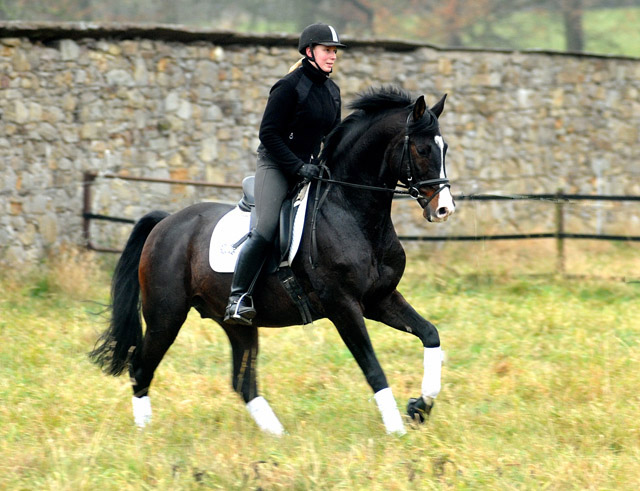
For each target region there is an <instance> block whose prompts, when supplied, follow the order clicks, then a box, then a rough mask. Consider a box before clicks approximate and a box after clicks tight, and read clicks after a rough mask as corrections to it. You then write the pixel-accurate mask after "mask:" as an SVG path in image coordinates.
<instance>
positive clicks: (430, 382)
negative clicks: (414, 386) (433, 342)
mask: <svg viewBox="0 0 640 491" xmlns="http://www.w3.org/2000/svg"><path fill="white" fill-rule="evenodd" d="M443 355H444V352H443V351H442V349H441V348H440V346H438V347H437V348H425V349H424V376H423V378H422V397H431V398H432V399H434V398H435V397H436V396H437V395H438V394H439V393H440V377H441V375H442V359H443V357H444V356H443Z"/></svg>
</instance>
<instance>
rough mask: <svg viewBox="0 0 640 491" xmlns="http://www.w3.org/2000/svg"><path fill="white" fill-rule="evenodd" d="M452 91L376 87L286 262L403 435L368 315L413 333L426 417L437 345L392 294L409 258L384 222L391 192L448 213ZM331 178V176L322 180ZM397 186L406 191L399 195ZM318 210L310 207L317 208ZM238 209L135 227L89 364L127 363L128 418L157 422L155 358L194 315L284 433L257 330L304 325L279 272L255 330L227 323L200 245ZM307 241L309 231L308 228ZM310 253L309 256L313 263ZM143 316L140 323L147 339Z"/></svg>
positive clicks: (237, 382)
mask: <svg viewBox="0 0 640 491" xmlns="http://www.w3.org/2000/svg"><path fill="white" fill-rule="evenodd" d="M445 98H446V96H444V97H442V99H441V100H440V101H439V102H437V103H436V104H435V105H434V106H433V107H431V108H430V109H429V108H428V107H427V105H426V103H425V100H424V97H423V96H420V97H418V98H417V100H415V101H414V100H413V99H412V98H411V97H410V96H409V95H408V94H407V93H405V92H404V91H402V90H400V89H396V88H383V89H380V90H375V91H374V90H371V91H369V92H368V93H366V94H364V95H362V96H360V97H359V98H358V99H357V100H356V101H355V102H353V103H352V104H351V108H352V109H354V112H353V113H352V114H351V115H349V116H348V117H347V118H345V119H344V121H343V122H342V123H341V124H340V125H339V126H338V127H337V128H336V129H335V130H334V132H333V133H332V134H331V135H330V136H329V137H328V138H327V141H326V143H325V146H324V149H323V152H322V155H321V157H320V161H321V162H323V165H324V166H326V167H325V170H326V173H325V176H327V177H326V178H325V179H324V181H316V182H314V183H313V185H314V186H315V187H316V191H318V188H322V193H320V192H318V193H316V196H320V194H322V199H317V198H316V199H313V198H310V199H309V213H307V217H306V224H305V232H304V235H303V237H302V243H301V245H300V249H299V251H298V254H297V256H296V258H295V260H294V261H293V263H292V265H291V270H292V271H293V273H294V275H295V278H296V279H297V281H298V283H299V285H300V287H301V288H302V290H303V291H304V292H305V294H306V296H307V298H308V302H309V304H310V305H311V310H312V312H313V318H314V319H319V318H328V319H329V320H331V321H332V322H333V324H334V325H335V327H336V329H337V330H338V332H339V333H340V336H341V338H342V339H343V341H344V343H345V344H346V345H347V347H348V348H349V350H350V351H351V353H352V354H353V357H354V358H355V360H356V362H357V363H358V365H359V366H360V368H361V369H362V371H363V373H364V376H365V378H366V380H367V382H368V383H369V385H370V386H371V388H372V389H373V392H374V394H375V396H374V398H375V400H376V403H377V405H378V408H379V410H380V412H381V414H382V420H383V422H384V425H385V428H386V430H387V432H389V433H397V434H402V433H404V432H405V429H404V424H403V420H402V417H401V415H400V412H399V411H398V408H397V405H396V401H395V398H394V396H393V394H392V392H391V389H390V388H389V386H388V384H387V379H386V377H385V374H384V372H383V370H382V368H381V366H380V364H379V362H378V360H377V358H376V355H375V353H374V350H373V347H372V345H371V341H370V339H369V335H368V333H367V328H366V326H365V321H364V319H365V317H366V318H368V319H372V320H376V321H379V322H382V323H384V324H387V325H388V326H390V327H393V328H394V329H397V330H400V331H404V332H408V333H411V334H413V335H414V336H417V337H418V338H419V339H420V341H421V343H422V345H423V347H424V375H423V379H422V394H421V396H420V397H417V398H413V399H411V400H410V403H409V406H408V412H409V414H410V415H411V416H412V417H416V418H419V419H420V420H421V421H423V420H424V415H425V414H428V413H429V411H430V410H431V407H432V405H433V400H434V398H435V397H436V395H437V394H438V393H439V391H440V372H441V362H442V357H441V354H442V353H441V350H440V338H439V335H438V331H437V330H436V328H435V326H434V325H433V324H431V323H430V322H429V321H427V320H425V319H423V318H422V317H421V316H420V315H419V314H418V313H417V312H416V311H415V310H414V309H413V308H412V307H411V305H409V304H408V303H407V301H406V300H405V299H404V298H403V296H402V295H401V294H400V293H399V292H398V290H397V289H396V287H397V285H398V283H399V281H400V278H401V277H402V274H403V272H404V268H405V262H406V258H405V253H404V250H403V248H402V245H401V244H400V241H399V240H398V237H397V235H396V232H395V229H394V227H393V224H392V221H391V216H390V214H391V203H392V199H393V195H394V192H399V191H397V190H396V191H394V190H395V189H396V186H397V185H400V186H402V185H404V187H405V188H406V189H408V191H404V192H405V193H408V194H411V195H412V196H413V197H414V198H416V200H417V201H418V203H419V204H420V205H421V206H422V207H423V209H424V211H423V216H424V218H425V219H426V220H428V221H435V222H439V221H443V220H446V219H447V218H448V217H449V216H450V215H451V214H452V213H453V212H454V210H455V205H454V202H453V199H452V197H451V193H450V190H449V181H448V179H447V177H446V172H445V154H446V149H447V148H446V144H445V142H444V140H443V138H442V136H441V135H440V128H439V122H438V117H439V116H440V114H441V113H442V111H443V109H444V101H445ZM329 177H330V179H329ZM400 192H402V191H400ZM314 203H315V204H317V205H319V206H318V207H316V208H315V209H314V210H312V209H311V208H312V207H313V204H314ZM231 208H232V206H230V205H225V204H219V203H200V204H196V205H193V206H190V207H188V208H185V209H183V210H181V211H179V212H177V213H174V214H172V215H169V214H167V213H164V212H158V211H156V212H151V213H149V214H147V215H145V216H144V217H143V218H142V219H140V221H138V222H137V224H136V225H135V227H134V229H133V231H132V233H131V236H130V237H129V240H128V242H127V245H126V247H125V250H124V252H123V253H122V256H121V258H120V260H119V262H118V264H117V266H116V270H115V273H114V277H113V280H112V305H111V322H110V325H109V327H108V329H107V330H106V331H105V332H104V333H103V334H102V336H101V337H100V339H99V340H98V342H97V343H96V346H95V348H94V350H93V351H92V352H91V353H90V357H91V358H92V360H93V361H94V362H95V363H97V364H98V365H100V366H101V367H102V368H103V370H104V371H105V372H106V373H109V374H112V375H119V374H121V373H122V372H123V371H124V370H125V369H128V371H129V374H130V376H131V381H132V385H133V394H134V395H133V406H134V418H135V421H136V424H138V425H139V426H144V425H145V424H146V423H148V422H149V421H150V419H151V406H150V402H149V401H150V400H149V396H148V392H149V386H150V384H151V380H152V379H153V375H154V372H155V370H156V368H157V367H158V365H159V363H160V361H161V360H162V358H163V356H164V355H165V353H166V351H167V350H168V349H169V347H170V346H171V344H172V343H173V341H174V340H175V338H176V336H177V334H178V331H179V330H180V328H181V326H182V324H183V323H184V322H185V319H186V317H187V313H188V312H189V310H190V309H191V308H192V307H193V308H195V309H196V310H197V311H198V312H199V313H200V314H201V315H202V317H205V318H211V319H213V320H215V321H216V322H217V323H218V324H220V325H221V326H222V328H223V329H224V331H225V333H226V334H227V336H228V338H229V341H230V342H231V347H232V358H233V376H232V385H233V388H234V390H235V391H236V392H238V393H239V394H240V395H241V396H242V398H243V399H244V402H245V403H246V405H247V409H248V410H249V412H250V414H251V415H252V417H253V419H254V420H255V421H256V423H257V424H258V426H259V427H260V428H262V429H263V430H265V431H267V432H270V433H273V434H277V435H279V434H282V433H283V432H284V429H283V427H282V425H281V424H280V422H279V421H278V418H277V417H276V416H275V414H274V412H273V411H272V409H271V407H270V406H269V404H268V403H267V401H266V400H265V399H264V398H263V397H262V396H259V394H258V388H257V381H256V379H257V376H256V360H257V356H258V329H257V327H258V326H259V327H282V326H289V325H300V324H301V323H302V322H301V321H302V319H301V315H300V311H299V309H298V308H297V306H296V304H295V302H294V301H293V300H292V298H291V296H290V295H289V294H288V293H287V290H286V289H285V287H284V286H283V283H282V282H281V281H280V279H279V278H278V276H277V275H276V274H265V275H262V276H261V278H260V280H259V281H258V283H257V285H256V289H255V291H254V302H255V305H256V309H257V311H258V315H257V317H256V318H255V319H254V327H246V326H236V325H227V324H225V323H224V322H223V316H224V310H225V306H226V304H227V298H228V296H229V290H230V284H231V276H232V275H231V274H228V273H227V274H222V273H216V272H214V271H213V270H212V269H211V268H210V266H209V260H208V251H209V240H210V237H211V233H212V230H213V228H214V226H215V225H216V223H217V222H218V220H220V218H221V217H222V216H223V215H224V214H225V213H227V212H228V211H229V210H230V209H231ZM312 229H313V230H314V233H310V230H312ZM311 258H313V261H310V259H311ZM140 310H142V314H143V316H144V320H145V322H146V330H145V333H144V335H143V332H142V323H141V318H140Z"/></svg>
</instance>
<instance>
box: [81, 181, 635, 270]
mask: <svg viewBox="0 0 640 491" xmlns="http://www.w3.org/2000/svg"><path fill="white" fill-rule="evenodd" d="M98 177H101V178H105V179H121V180H125V181H141V182H152V183H154V182H155V183H162V184H175V185H190V186H205V187H215V188H221V189H242V185H240V184H228V183H213V182H202V181H189V180H178V179H157V178H146V177H135V176H123V175H118V174H96V173H91V172H87V173H85V174H84V209H83V213H82V217H83V220H84V226H83V232H84V240H85V244H86V247H87V248H88V249H90V250H93V251H98V252H113V253H120V252H122V251H121V250H120V249H111V248H106V247H100V246H96V245H95V244H93V242H92V240H91V233H90V229H91V227H90V225H91V220H106V221H112V222H118V223H131V224H133V223H135V220H132V219H130V218H122V217H112V216H108V215H99V214H95V213H92V211H91V187H92V185H93V183H94V181H95V180H96V178H98ZM398 199H408V198H407V197H400V198H398ZM454 199H455V200H457V201H517V200H528V201H531V200H536V201H549V202H552V203H553V204H554V205H555V231H554V232H542V233H530V234H527V233H524V234H492V235H447V236H423V235H400V236H399V239H400V240H402V241H407V242H409V241H413V242H441V241H467V242H471V241H488V240H522V239H555V240H556V250H557V270H558V272H559V273H561V274H564V273H565V253H564V241H565V239H590V240H607V241H628V242H640V236H634V235H606V234H578V233H570V232H566V231H565V227H564V223H565V220H564V216H565V212H564V207H565V205H566V204H567V203H569V202H571V201H640V196H622V195H595V194H565V193H564V192H563V191H562V190H558V191H557V192H556V193H552V194H550V193H541V194H515V195H500V194H480V195H458V196H455V197H454Z"/></svg>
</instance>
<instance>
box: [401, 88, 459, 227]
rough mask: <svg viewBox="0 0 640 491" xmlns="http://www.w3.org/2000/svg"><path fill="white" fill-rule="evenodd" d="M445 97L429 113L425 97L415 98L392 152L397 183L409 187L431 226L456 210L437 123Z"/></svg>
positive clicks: (445, 150) (444, 148) (445, 148)
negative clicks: (399, 138)
mask: <svg viewBox="0 0 640 491" xmlns="http://www.w3.org/2000/svg"><path fill="white" fill-rule="evenodd" d="M446 97H447V96H446V94H445V95H444V96H443V97H442V98H441V99H440V100H439V101H438V102H437V103H436V104H435V105H434V106H433V107H432V108H431V109H429V108H427V104H426V102H425V100H424V96H420V97H418V99H417V100H416V101H415V103H414V104H413V106H412V108H411V111H410V113H409V115H408V117H407V121H406V126H405V131H404V135H403V137H402V140H401V142H400V140H397V141H396V145H394V151H393V156H395V158H394V159H392V160H395V167H396V169H397V171H396V173H397V176H398V177H399V180H400V181H401V182H402V183H404V184H405V185H406V186H407V187H408V189H409V192H410V194H411V196H412V197H413V198H415V199H416V200H417V201H418V203H419V204H420V206H422V208H423V213H422V215H423V216H424V218H425V219H426V220H428V221H430V222H443V221H445V220H446V219H447V218H449V216H451V215H452V214H453V212H454V211H455V209H456V207H455V203H454V201H453V196H452V195H451V191H450V189H449V179H448V178H447V172H446V168H445V157H446V154H447V143H446V142H445V141H444V139H443V138H442V135H441V134H440V125H439V123H438V118H439V117H440V114H442V111H443V110H444V102H445V99H446ZM399 147H402V150H400V149H399ZM398 155H399V157H398ZM390 157H391V156H390Z"/></svg>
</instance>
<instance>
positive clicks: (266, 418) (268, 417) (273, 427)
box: [247, 396, 284, 436]
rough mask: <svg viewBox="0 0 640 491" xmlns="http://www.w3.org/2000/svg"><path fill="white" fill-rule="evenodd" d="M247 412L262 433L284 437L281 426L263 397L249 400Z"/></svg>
mask: <svg viewBox="0 0 640 491" xmlns="http://www.w3.org/2000/svg"><path fill="white" fill-rule="evenodd" d="M247 411H249V414H250V415H251V417H252V418H253V420H254V421H255V422H256V424H257V425H258V426H259V427H260V429H261V430H262V431H265V432H267V433H271V434H272V435H276V436H282V435H284V428H283V426H282V424H281V423H280V421H279V420H278V417H277V416H276V414H275V413H274V412H273V409H271V406H270V405H269V403H268V402H267V400H266V399H265V398H264V397H262V396H258V397H256V398H255V399H251V400H250V401H249V402H248V403H247Z"/></svg>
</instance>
